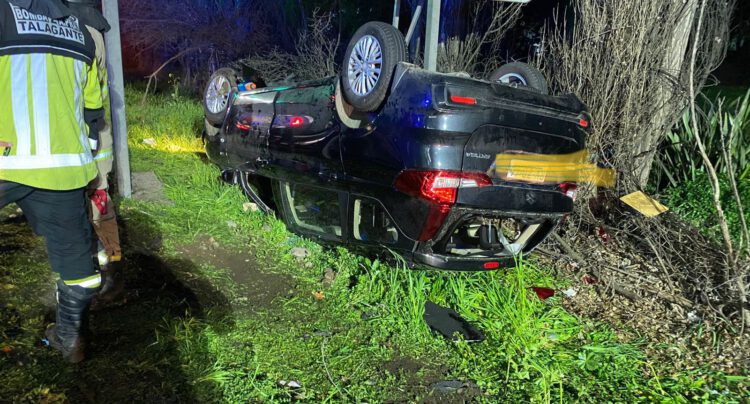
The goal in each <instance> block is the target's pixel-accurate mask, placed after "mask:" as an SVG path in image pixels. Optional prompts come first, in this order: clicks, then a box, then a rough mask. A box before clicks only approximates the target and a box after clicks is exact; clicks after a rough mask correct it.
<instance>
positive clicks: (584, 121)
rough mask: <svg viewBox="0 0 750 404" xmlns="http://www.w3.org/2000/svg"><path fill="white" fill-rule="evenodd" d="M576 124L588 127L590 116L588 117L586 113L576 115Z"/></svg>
mask: <svg viewBox="0 0 750 404" xmlns="http://www.w3.org/2000/svg"><path fill="white" fill-rule="evenodd" d="M578 126H580V127H582V128H584V129H588V127H589V126H591V117H589V116H588V114H581V115H580V116H578Z"/></svg>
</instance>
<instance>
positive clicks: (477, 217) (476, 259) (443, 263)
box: [412, 207, 565, 271]
mask: <svg viewBox="0 0 750 404" xmlns="http://www.w3.org/2000/svg"><path fill="white" fill-rule="evenodd" d="M564 216H565V215H564V214H560V213H553V214H540V213H528V212H518V211H504V212H503V211H497V210H479V209H469V208H461V207H456V208H454V209H453V211H452V212H451V213H450V214H449V216H448V218H447V219H446V220H445V222H444V223H443V226H442V227H441V228H440V230H439V231H438V233H437V234H436V235H435V237H434V238H433V239H432V240H430V241H426V242H420V243H419V244H418V245H417V248H416V249H415V250H414V251H413V254H412V259H413V261H414V262H415V263H416V264H422V265H426V266H429V267H433V268H437V269H444V270H454V271H485V270H492V269H500V268H509V267H513V266H514V265H515V262H516V260H517V259H518V258H519V257H520V256H522V255H524V254H528V253H530V252H532V251H533V250H534V249H535V248H536V247H537V246H538V245H539V244H540V243H541V242H543V241H544V240H545V239H546V238H547V236H549V234H550V233H552V231H554V229H555V228H556V227H557V224H558V223H559V222H560V221H561V220H562V218H563V217H564ZM493 221H494V222H495V223H501V222H502V223H506V222H510V223H514V224H517V225H518V227H517V229H518V232H517V233H516V236H508V237H507V238H505V236H502V240H501V241H500V242H499V243H495V244H492V245H491V246H488V247H485V248H487V249H484V248H482V247H481V243H480V244H479V245H477V240H478V238H477V236H473V237H472V236H469V235H468V234H467V233H466V230H465V229H466V228H469V227H471V226H472V225H473V226H474V229H476V227H477V223H483V222H493ZM501 227H502V226H497V227H495V229H497V230H498V234H499V233H500V232H502V230H501ZM467 237H468V238H467Z"/></svg>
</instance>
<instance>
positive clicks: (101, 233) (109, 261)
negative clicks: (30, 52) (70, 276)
mask: <svg viewBox="0 0 750 404" xmlns="http://www.w3.org/2000/svg"><path fill="white" fill-rule="evenodd" d="M97 3H98V0H67V1H64V4H65V5H66V6H68V8H70V10H71V11H72V12H73V14H74V15H75V16H76V17H78V19H79V20H80V21H81V23H83V24H84V25H85V26H86V29H88V31H89V33H90V34H91V37H92V38H93V39H94V44H95V47H96V62H97V65H98V66H99V82H100V84H101V88H102V102H103V103H104V105H107V96H108V94H107V93H108V91H107V89H108V86H107V63H106V50H105V48H104V37H103V35H102V33H104V32H107V31H109V29H110V26H109V23H108V22H107V20H106V19H105V18H104V16H103V15H102V14H101V12H100V11H99V10H98V8H97ZM100 122H101V126H100V127H99V150H97V152H96V154H95V155H94V160H95V161H96V168H97V171H98V175H97V177H96V178H95V179H94V180H93V181H91V182H90V183H89V185H88V187H87V193H88V196H89V199H90V200H91V207H90V209H91V210H90V212H91V216H90V218H91V224H92V225H93V226H94V231H95V232H96V237H97V239H98V243H96V244H97V245H96V246H95V251H96V252H97V258H98V261H99V265H100V270H101V274H102V287H101V290H100V291H99V293H98V294H97V300H99V301H107V300H111V299H113V298H115V297H116V295H117V294H118V293H119V292H121V291H122V286H123V285H122V282H121V281H120V279H119V277H117V276H116V273H115V267H114V266H113V263H115V262H117V261H120V260H121V259H122V251H121V248H120V235H119V231H118V227H117V216H116V215H115V208H114V206H113V204H112V199H111V198H110V196H109V192H108V190H109V182H108V180H107V178H108V176H109V174H110V172H111V171H112V162H113V150H112V145H113V139H112V128H111V126H110V125H109V123H108V122H107V121H106V120H105V119H102V120H101V121H100Z"/></svg>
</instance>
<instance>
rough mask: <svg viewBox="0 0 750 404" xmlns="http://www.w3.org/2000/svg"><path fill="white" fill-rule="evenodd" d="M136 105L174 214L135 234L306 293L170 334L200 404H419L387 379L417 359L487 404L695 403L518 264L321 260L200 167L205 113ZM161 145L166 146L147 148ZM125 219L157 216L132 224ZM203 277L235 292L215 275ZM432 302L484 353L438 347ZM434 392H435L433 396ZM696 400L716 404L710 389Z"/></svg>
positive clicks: (441, 343) (399, 382)
mask: <svg viewBox="0 0 750 404" xmlns="http://www.w3.org/2000/svg"><path fill="white" fill-rule="evenodd" d="M132 92H133V91H131V93H132ZM130 101H131V102H130V104H129V105H130V110H129V112H130V115H131V120H132V122H129V124H130V128H131V138H130V145H131V148H132V150H133V156H134V162H133V166H134V167H136V168H137V169H138V170H153V171H155V172H156V174H157V175H158V176H159V178H160V179H162V181H163V182H164V184H165V188H166V193H167V196H168V197H169V198H170V199H171V200H172V201H173V202H174V206H160V205H156V204H151V203H139V202H138V203H137V202H132V201H126V202H124V203H123V207H124V208H125V209H126V214H125V218H126V220H133V221H137V220H141V219H143V220H151V221H153V223H152V225H155V226H158V227H159V228H160V229H161V231H162V233H163V234H165V235H166V237H165V238H166V240H165V243H166V245H167V247H174V246H176V245H179V244H185V243H191V242H193V243H194V242H195V239H196V238H197V237H198V236H199V235H208V236H211V237H213V238H215V239H217V240H221V242H222V244H223V245H226V246H230V247H232V246H234V247H237V248H238V249H242V250H243V251H246V250H247V248H248V246H247V243H248V241H251V242H252V245H251V246H249V248H250V249H251V252H252V254H253V255H254V257H255V259H256V260H257V261H258V263H259V265H262V266H263V267H264V270H265V271H273V272H277V273H282V274H286V275H291V276H293V277H294V279H295V282H296V283H298V284H297V286H296V287H295V288H294V289H295V290H294V291H292V292H293V293H291V295H289V296H287V297H283V298H280V299H279V300H278V301H275V304H274V305H273V306H271V307H269V308H267V309H266V310H267V312H262V313H258V314H248V313H246V312H238V313H236V314H235V315H234V319H233V320H234V321H233V326H232V327H233V328H232V330H231V331H230V332H228V333H226V332H225V333H218V332H216V330H215V327H214V326H209V325H207V324H202V323H201V322H200V321H198V322H196V321H193V320H192V319H189V318H187V319H180V320H177V321H176V322H169V323H167V325H166V326H165V327H164V332H165V335H168V336H170V338H169V341H166V340H160V341H163V342H160V343H164V344H168V343H175V344H177V346H178V350H179V352H180V355H181V356H182V357H183V364H184V368H185V372H186V374H185V375H186V377H187V378H188V381H189V383H190V384H191V385H193V386H195V388H196V390H197V391H199V392H200V394H201V395H200V396H199V397H200V398H201V399H202V400H204V401H216V402H222V401H229V402H247V401H253V400H263V401H289V400H291V399H301V400H303V401H305V400H307V401H326V400H329V401H393V400H399V401H400V400H418V399H419V398H420V397H418V396H417V397H413V396H410V397H404V396H400V395H399V394H400V393H399V392H403V391H405V390H406V389H409V388H413V385H414V384H419V383H421V382H422V381H420V380H413V379H408V378H399V377H398V375H392V374H388V373H387V372H384V371H383V370H382V368H384V367H385V366H386V365H387V364H389V363H390V362H391V361H393V360H394V359H397V358H399V357H410V358H414V360H415V361H418V362H419V363H420V364H421V366H423V370H422V372H427V371H428V370H430V369H444V370H442V372H443V373H442V377H443V378H449V379H459V380H462V381H467V382H475V383H476V384H477V385H478V386H479V388H480V390H481V396H480V397H479V398H478V399H479V400H480V401H488V402H497V401H504V402H552V401H555V402H581V401H583V402H601V401H602V400H608V401H612V402H618V401H619V402H631V401H636V400H638V399H641V400H656V401H670V400H672V401H675V402H681V401H686V400H688V399H690V398H692V397H693V393H692V391H688V390H687V387H685V386H686V385H687V384H690V383H693V382H694V380H695V377H686V378H685V379H684V380H682V379H679V378H677V379H675V378H661V377H659V374H660V373H663V372H664V369H668V364H652V363H650V362H649V360H648V358H647V357H646V356H645V355H644V353H643V351H642V350H641V348H640V346H639V344H637V343H633V342H625V341H622V340H621V338H620V337H618V336H617V334H616V333H615V331H613V330H612V329H611V328H610V327H608V326H606V325H602V324H598V323H595V322H593V321H590V320H587V319H584V318H580V317H577V316H574V315H572V314H570V313H568V312H567V311H566V310H565V309H564V308H563V307H562V305H561V303H562V297H559V296H556V297H553V298H551V299H549V300H546V301H542V300H540V299H539V298H538V297H537V296H536V294H535V293H534V292H533V291H532V290H531V286H542V287H553V288H555V287H556V288H558V289H559V288H560V287H562V285H561V282H559V281H558V280H556V279H555V278H554V277H553V276H552V274H551V272H550V271H549V270H547V269H545V268H544V267H543V266H541V265H539V264H537V263H534V262H530V261H519V262H518V263H517V265H516V266H515V267H514V268H511V269H509V270H507V271H493V272H485V273H446V272H436V271H421V270H413V269H410V268H409V267H408V266H407V265H406V263H405V262H404V261H403V260H402V259H400V258H399V257H397V256H394V259H389V260H387V261H385V262H384V261H381V260H377V259H371V258H366V257H361V256H357V255H355V254H353V253H351V252H349V251H348V250H346V249H345V248H341V247H339V248H336V249H324V248H321V247H320V246H317V245H315V244H314V243H312V242H310V241H309V240H304V239H302V238H300V237H297V236H293V235H291V234H289V233H288V232H286V230H285V229H284V226H283V223H281V222H280V221H277V220H274V219H270V218H267V217H263V216H261V215H258V214H250V213H245V212H242V203H243V202H244V199H243V197H242V194H241V192H240V191H239V190H238V189H236V188H232V187H229V186H226V185H222V184H221V183H220V182H219V180H218V179H217V176H218V170H216V169H215V168H214V167H212V166H211V165H209V164H206V163H205V162H204V161H203V160H201V159H200V158H199V157H198V156H197V155H196V153H195V152H196V151H197V150H200V146H201V145H200V140H199V139H197V138H195V133H196V132H195V130H194V125H195V122H198V123H200V122H201V119H202V116H201V111H200V107H199V106H197V104H195V103H193V102H192V101H189V100H185V99H180V98H179V97H178V98H175V99H169V98H167V97H153V98H151V99H150V100H149V101H150V103H149V105H148V106H145V105H141V104H139V101H140V97H137V96H136V97H134V98H133V97H131V99H130ZM149 138H153V139H154V140H155V144H154V142H148V143H144V142H143V141H144V140H145V139H149ZM127 209H135V210H141V211H143V212H145V213H147V215H145V216H144V215H141V216H137V215H132V214H127ZM228 221H231V222H232V223H233V224H234V226H228V225H227V222H228ZM293 247H305V248H307V249H308V250H309V251H310V256H309V257H308V258H306V259H305V260H304V261H300V260H298V259H295V258H294V257H292V255H291V254H290V250H291V249H292V248H293ZM325 268H332V269H334V270H335V272H336V273H337V278H336V280H335V282H334V283H333V285H332V286H331V287H330V289H327V290H325V293H324V296H325V297H324V298H323V299H321V300H319V301H316V300H315V299H313V298H312V292H314V291H319V290H320V289H321V285H320V283H319V281H320V274H321V273H322V271H323V269H325ZM191 276H196V277H201V278H207V279H208V280H210V281H211V282H212V283H216V282H218V283H226V282H225V280H224V278H223V277H222V276H219V275H217V274H213V273H211V274H206V273H201V274H192V275H191ZM225 287H226V286H225ZM250 293H252V291H250ZM228 295H229V296H233V295H234V293H230V294H228ZM427 300H431V301H433V302H435V303H438V304H440V305H443V306H448V307H451V308H453V309H455V310H456V311H457V312H459V313H460V314H461V315H462V316H463V317H464V318H465V319H467V320H468V321H469V322H471V323H472V324H474V325H476V326H477V327H478V328H480V329H481V330H482V331H483V332H484V333H485V335H486V340H485V341H484V342H482V343H480V344H474V343H468V342H463V341H462V342H452V341H450V340H448V339H445V338H443V337H440V336H436V335H434V334H433V333H432V332H431V331H430V330H429V328H428V326H427V325H426V324H425V322H424V321H423V319H422V316H423V315H424V307H425V302H426V301H427ZM697 377H698V378H700V377H702V376H700V375H699V376H697ZM282 379H283V380H295V381H299V382H300V383H301V384H302V386H303V387H302V388H301V389H300V390H298V391H295V392H291V391H289V390H286V389H282V388H280V387H279V386H278V384H277V381H278V380H282ZM425 391H429V389H428V386H422V392H423V393H422V394H427V393H424V392H425ZM696 391H698V392H700V393H701V394H704V393H705V394H708V395H707V396H706V397H710V398H714V399H715V398H716V397H717V395H716V394H713V395H712V394H709V393H706V391H707V388H705V389H697V390H696Z"/></svg>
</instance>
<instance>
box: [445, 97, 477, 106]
mask: <svg viewBox="0 0 750 404" xmlns="http://www.w3.org/2000/svg"><path fill="white" fill-rule="evenodd" d="M451 102H454V103H456V104H463V105H477V99H476V98H473V97H462V96H460V95H451Z"/></svg>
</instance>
